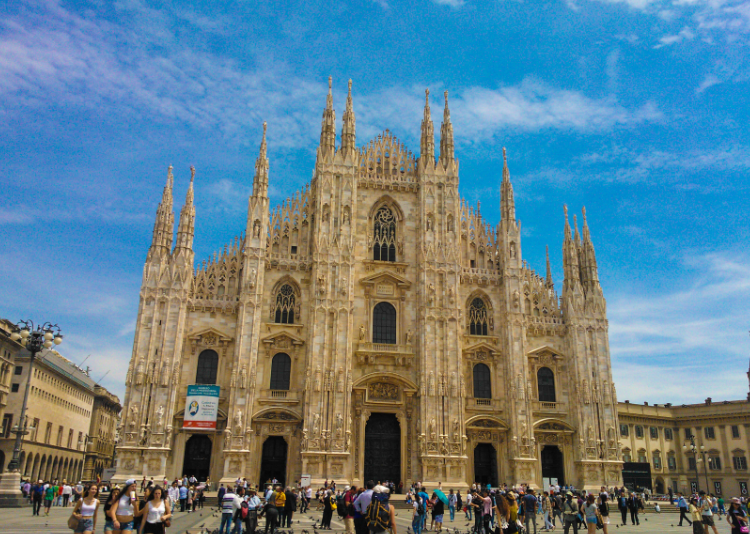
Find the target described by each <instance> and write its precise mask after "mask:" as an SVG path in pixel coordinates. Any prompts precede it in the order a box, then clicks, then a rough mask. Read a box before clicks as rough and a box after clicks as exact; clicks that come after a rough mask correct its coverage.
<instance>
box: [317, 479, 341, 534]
mask: <svg viewBox="0 0 750 534" xmlns="http://www.w3.org/2000/svg"><path fill="white" fill-rule="evenodd" d="M336 508H337V506H336V497H335V496H334V495H333V491H331V490H329V489H327V490H326V491H325V493H324V494H323V518H322V519H321V520H320V528H321V529H327V530H331V519H332V518H333V512H334V510H336Z"/></svg>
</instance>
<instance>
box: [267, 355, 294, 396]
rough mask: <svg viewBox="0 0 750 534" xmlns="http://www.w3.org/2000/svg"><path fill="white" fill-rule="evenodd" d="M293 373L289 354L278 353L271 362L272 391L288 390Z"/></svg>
mask: <svg viewBox="0 0 750 534" xmlns="http://www.w3.org/2000/svg"><path fill="white" fill-rule="evenodd" d="M291 372H292V359H291V358H290V357H289V355H288V354H284V353H283V352H280V353H278V354H277V355H276V356H274V357H273V360H271V389H280V390H284V391H286V390H288V389H289V376H290V374H291Z"/></svg>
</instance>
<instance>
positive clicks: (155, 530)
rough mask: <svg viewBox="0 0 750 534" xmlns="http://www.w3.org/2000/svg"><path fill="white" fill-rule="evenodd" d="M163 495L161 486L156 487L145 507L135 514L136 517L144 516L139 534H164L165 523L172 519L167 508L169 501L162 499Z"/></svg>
mask: <svg viewBox="0 0 750 534" xmlns="http://www.w3.org/2000/svg"><path fill="white" fill-rule="evenodd" d="M163 495H164V491H163V490H162V489H161V486H156V487H155V488H154V489H153V490H152V491H151V495H149V497H148V501H146V506H144V507H143V508H142V509H141V510H140V511H138V512H137V513H136V514H135V515H136V516H146V519H145V521H143V523H142V525H143V530H142V531H141V534H165V532H166V530H165V529H166V527H167V524H166V522H167V521H168V520H169V518H170V517H172V510H171V508H170V507H169V499H163V498H162V496H163Z"/></svg>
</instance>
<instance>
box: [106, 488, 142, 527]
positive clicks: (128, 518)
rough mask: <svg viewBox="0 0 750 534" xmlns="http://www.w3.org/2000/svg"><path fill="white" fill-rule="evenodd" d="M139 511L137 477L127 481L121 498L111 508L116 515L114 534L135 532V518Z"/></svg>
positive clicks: (113, 514) (111, 511)
mask: <svg viewBox="0 0 750 534" xmlns="http://www.w3.org/2000/svg"><path fill="white" fill-rule="evenodd" d="M137 512H138V500H137V499H136V495H135V479H132V478H131V479H129V480H126V481H125V487H123V488H122V491H121V492H120V498H119V499H117V502H115V504H113V505H112V508H110V514H111V515H112V516H114V518H115V521H114V525H115V530H114V531H113V534H133V532H134V530H133V518H134V517H135V514H136V513H137Z"/></svg>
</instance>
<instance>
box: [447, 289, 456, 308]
mask: <svg viewBox="0 0 750 534" xmlns="http://www.w3.org/2000/svg"><path fill="white" fill-rule="evenodd" d="M455 301H456V290H455V289H453V287H449V288H448V302H450V303H451V304H453V303H454V302H455Z"/></svg>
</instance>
